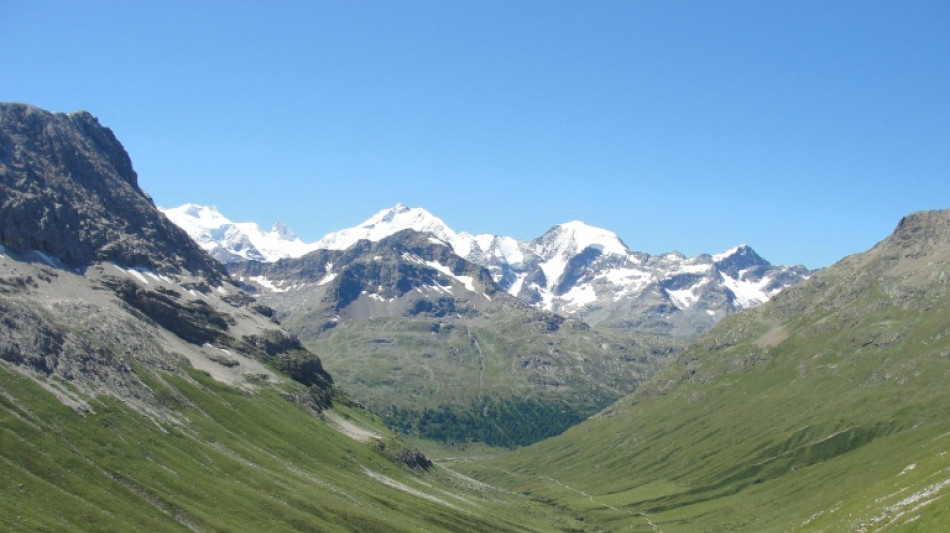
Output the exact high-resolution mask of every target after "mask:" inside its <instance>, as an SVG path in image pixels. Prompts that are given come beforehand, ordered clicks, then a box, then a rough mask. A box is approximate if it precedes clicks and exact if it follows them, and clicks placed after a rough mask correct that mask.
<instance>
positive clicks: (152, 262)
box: [0, 104, 226, 284]
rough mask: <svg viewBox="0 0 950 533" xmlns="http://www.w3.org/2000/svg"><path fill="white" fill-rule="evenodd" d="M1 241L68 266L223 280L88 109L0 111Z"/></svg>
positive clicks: (0, 107) (18, 107) (15, 107)
mask: <svg viewBox="0 0 950 533" xmlns="http://www.w3.org/2000/svg"><path fill="white" fill-rule="evenodd" d="M0 244H2V245H3V246H6V247H8V248H10V249H12V250H17V251H27V250H38V251H40V252H43V253H45V254H47V255H49V256H52V257H55V258H57V259H59V260H61V261H62V262H63V263H65V264H66V265H69V266H71V267H79V268H82V267H85V266H87V265H89V264H90V263H91V262H93V261H112V262H115V263H118V264H121V265H126V266H135V267H144V268H149V269H153V270H155V271H158V272H164V273H169V274H177V273H181V272H185V271H188V272H192V273H196V274H199V275H201V276H203V277H205V278H207V279H209V280H211V281H212V282H214V283H215V284H217V282H220V280H222V279H224V278H225V277H226V273H225V271H224V269H223V267H222V266H221V265H219V264H218V263H217V262H215V261H214V260H212V259H211V258H209V257H208V256H207V255H205V254H204V253H203V252H202V251H201V250H200V249H199V248H198V246H197V245H195V244H194V242H192V240H191V239H190V238H189V237H188V235H187V234H186V233H185V232H184V231H183V230H181V229H180V228H178V227H177V226H175V225H174V224H172V223H171V222H170V221H169V220H168V219H167V218H165V216H164V215H162V214H161V213H159V212H158V210H157V209H156V208H155V206H154V204H153V203H152V200H151V198H149V197H148V195H146V194H145V193H144V192H143V191H142V190H141V189H140V188H139V185H138V177H137V176H136V174H135V171H134V170H133V168H132V162H131V160H130V159H129V155H128V154H127V153H126V151H125V149H124V148H123V147H122V145H121V144H120V143H119V141H118V140H116V138H115V135H113V133H112V131H111V130H109V129H108V128H105V127H103V126H102V125H100V124H99V121H98V120H96V118H95V117H93V116H92V115H90V114H89V113H86V112H84V111H80V112H78V113H71V114H54V113H50V112H48V111H44V110H42V109H38V108H36V107H33V106H30V105H26V104H0Z"/></svg>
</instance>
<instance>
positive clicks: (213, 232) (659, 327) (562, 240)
mask: <svg viewBox="0 0 950 533" xmlns="http://www.w3.org/2000/svg"><path fill="white" fill-rule="evenodd" d="M164 212H165V214H166V215H167V216H168V217H169V218H170V219H171V220H172V221H174V222H175V223H176V224H178V225H179V226H180V227H182V228H183V229H185V230H186V231H187V232H188V233H189V235H191V236H192V238H193V239H195V241H196V242H197V243H199V245H201V246H202V247H203V248H204V249H205V250H207V251H208V252H209V253H210V254H211V255H212V256H214V257H216V258H218V259H219V260H221V261H223V262H225V263H234V262H240V261H245V260H254V261H263V262H273V261H277V260H279V259H282V258H295V257H300V256H302V255H304V254H306V253H309V252H312V251H314V250H345V249H347V248H349V247H351V246H353V245H354V244H356V243H357V242H359V241H360V240H369V241H372V242H376V241H379V240H381V239H384V238H386V237H389V236H391V235H393V234H395V233H398V232H400V231H403V230H407V229H411V230H414V231H418V232H422V233H426V234H429V235H431V236H433V237H434V238H435V239H438V240H439V241H442V242H444V243H446V244H447V245H448V246H450V247H451V248H452V250H453V251H454V252H455V253H456V254H457V255H459V256H460V257H462V258H464V259H466V260H468V261H471V262H473V263H475V264H476V265H479V266H481V267H483V268H486V269H487V270H488V272H489V274H490V275H491V277H492V279H493V280H494V281H495V283H496V284H497V285H498V286H499V287H500V288H501V289H502V290H504V291H505V292H507V293H509V294H511V295H513V296H516V297H518V298H519V299H521V300H523V301H526V302H528V303H530V304H531V305H533V306H535V307H537V308H539V309H543V310H547V311H553V312H556V313H558V314H562V315H564V316H570V317H574V318H577V319H580V320H583V321H585V322H587V323H588V324H590V325H602V326H605V327H612V328H625V329H634V330H636V331H638V332H641V333H650V334H658V335H664V336H668V337H673V338H686V339H689V338H694V337H695V336H696V335H698V334H699V333H701V332H702V331H705V330H706V329H708V328H709V327H711V326H712V325H713V324H715V323H716V322H717V321H719V320H721V319H722V318H723V317H725V316H727V315H729V314H732V313H734V312H736V311H739V310H742V309H746V308H750V307H754V306H757V305H760V304H761V303H763V302H765V301H767V300H768V299H769V298H770V297H772V296H773V295H775V294H776V293H778V292H779V291H781V290H782V289H783V288H785V287H788V286H790V285H793V284H795V283H798V282H800V281H801V280H803V279H807V277H808V276H809V274H810V272H809V271H808V270H807V269H806V268H804V267H802V266H791V267H788V266H774V265H771V264H770V263H769V262H768V261H766V260H765V259H763V258H762V257H760V256H759V255H758V254H757V253H755V251H754V250H752V248H750V247H748V246H745V245H740V246H737V247H734V248H732V249H730V250H727V251H725V252H723V253H720V254H716V255H709V254H701V255H699V256H696V257H689V258H688V257H685V256H683V255H682V254H680V253H678V252H670V253H666V254H662V255H657V256H651V255H649V254H646V253H642V252H635V251H631V250H630V249H629V248H628V247H627V246H626V245H625V244H624V243H623V241H622V240H621V239H620V238H619V237H617V235H616V234H614V233H613V232H611V231H608V230H605V229H601V228H595V227H592V226H589V225H587V224H584V223H583V222H580V221H573V222H568V223H565V224H559V225H556V226H554V227H552V228H551V229H550V230H548V231H547V232H545V234H544V235H542V236H540V237H538V238H537V239H534V240H531V241H521V240H518V239H514V238H512V237H507V236H499V235H487V234H486V235H472V234H469V233H466V232H461V233H457V232H455V231H454V230H452V229H451V228H449V227H448V226H447V225H446V224H445V223H444V222H443V221H442V220H441V219H439V218H438V217H436V216H434V215H432V214H431V213H429V212H428V211H426V210H425V209H422V208H409V207H406V206H404V205H402V204H397V205H396V206H395V207H392V208H389V209H384V210H382V211H379V212H378V213H376V214H375V215H373V216H372V217H370V218H369V219H367V220H366V221H365V222H363V223H362V224H360V225H358V226H356V227H353V228H347V229H343V230H340V231H336V232H333V233H330V234H328V235H326V236H325V237H323V238H322V239H320V240H318V241H317V242H314V243H304V242H302V241H301V240H300V239H299V238H297V237H296V236H295V235H294V234H293V232H291V231H290V230H289V229H287V228H286V227H283V226H282V225H279V224H278V225H275V227H274V229H272V230H271V231H269V232H266V233H265V232H264V231H262V230H261V229H260V228H259V227H258V226H257V225H256V224H254V223H234V222H231V221H230V220H229V219H228V218H226V217H225V216H223V215H222V214H221V213H220V212H218V210H217V209H215V208H214V207H206V206H198V205H195V204H185V205H183V206H180V207H176V208H172V209H165V210H164Z"/></svg>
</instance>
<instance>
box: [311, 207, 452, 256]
mask: <svg viewBox="0 0 950 533" xmlns="http://www.w3.org/2000/svg"><path fill="white" fill-rule="evenodd" d="M405 229H412V230H416V231H418V232H421V233H431V234H433V235H435V236H436V237H437V238H439V239H442V240H443V241H446V242H448V243H452V242H454V241H456V240H457V237H458V236H457V235H456V233H455V232H454V231H452V229H451V228H449V227H448V226H447V225H446V224H445V222H443V221H442V219H440V218H438V217H436V216H435V215H433V214H432V213H430V212H428V211H426V210H425V209H423V208H421V207H407V206H406V205H405V204H402V203H398V204H396V205H395V206H394V207H390V208H386V209H383V210H381V211H379V212H377V213H376V214H375V215H373V216H371V217H370V218H368V219H367V220H366V221H365V222H363V223H362V224H360V225H359V226H356V227H352V228H347V229H344V230H340V231H336V232H333V233H330V234H328V235H326V236H325V237H323V238H322V239H320V240H319V241H317V242H316V244H315V245H314V246H315V247H316V248H320V249H325V250H345V249H346V248H349V247H350V246H352V245H354V244H356V243H357V241H360V240H363V239H366V240H370V241H374V242H375V241H379V240H382V239H384V238H386V237H389V236H390V235H393V234H395V233H398V232H400V231H402V230H405Z"/></svg>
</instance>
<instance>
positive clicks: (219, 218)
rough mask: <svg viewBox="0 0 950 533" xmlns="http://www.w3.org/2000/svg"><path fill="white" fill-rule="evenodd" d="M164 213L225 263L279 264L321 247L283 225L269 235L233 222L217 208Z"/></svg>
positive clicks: (187, 208) (194, 207)
mask: <svg viewBox="0 0 950 533" xmlns="http://www.w3.org/2000/svg"><path fill="white" fill-rule="evenodd" d="M161 211H162V212H163V213H165V216H167V217H168V218H169V219H170V220H171V221H172V222H174V223H175V224H176V225H178V226H179V227H180V228H182V229H183V230H185V231H186V232H188V234H189V235H191V238H192V239H194V241H195V242H197V243H198V245H199V246H201V247H202V248H204V249H205V250H206V251H207V252H208V253H209V254H211V256H212V257H214V258H215V259H217V260H218V261H221V262H222V263H231V262H234V261H245V260H253V261H277V260H278V259H284V258H286V257H300V256H302V255H304V254H306V253H308V252H312V251H313V250H316V249H317V248H318V246H316V245H315V244H313V243H309V244H308V243H305V242H303V241H302V240H300V238H299V237H297V236H296V235H295V234H294V232H293V231H291V229H290V228H288V227H287V226H285V225H284V224H282V223H281V222H277V223H275V224H274V225H273V227H271V229H270V231H267V232H265V231H264V230H262V229H261V228H260V226H258V225H257V224H256V223H254V222H232V221H231V220H230V219H228V218H227V217H225V216H224V215H222V214H221V212H220V211H218V208H217V207H214V206H210V207H209V206H202V205H197V204H185V205H181V206H178V207H174V208H171V209H161Z"/></svg>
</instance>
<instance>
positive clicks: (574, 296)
mask: <svg viewBox="0 0 950 533" xmlns="http://www.w3.org/2000/svg"><path fill="white" fill-rule="evenodd" d="M559 300H561V301H562V302H564V303H565V304H566V305H567V306H568V307H574V308H580V307H583V306H585V305H587V304H591V303H594V302H596V301H597V293H596V292H594V287H593V286H591V285H590V284H585V285H576V286H574V287H572V288H571V290H569V291H568V292H566V293H564V294H562V295H561V296H560V298H559Z"/></svg>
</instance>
